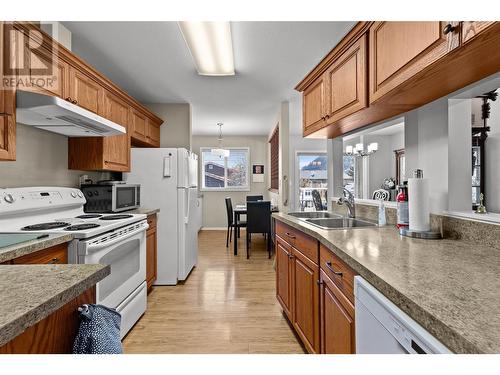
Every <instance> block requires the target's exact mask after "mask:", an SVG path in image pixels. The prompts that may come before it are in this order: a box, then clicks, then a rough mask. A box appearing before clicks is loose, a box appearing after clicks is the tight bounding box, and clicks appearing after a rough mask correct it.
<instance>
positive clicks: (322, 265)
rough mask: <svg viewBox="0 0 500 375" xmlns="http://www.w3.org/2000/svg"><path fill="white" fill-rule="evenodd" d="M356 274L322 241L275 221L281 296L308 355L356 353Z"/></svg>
mask: <svg viewBox="0 0 500 375" xmlns="http://www.w3.org/2000/svg"><path fill="white" fill-rule="evenodd" d="M291 242H293V244H292V243H291ZM313 242H314V243H315V246H316V247H315V248H316V251H315V252H313V248H314V246H313ZM304 249H306V250H304ZM303 250H304V251H303ZM318 261H319V262H318ZM354 274H355V273H354V271H353V270H352V269H351V268H350V267H349V266H348V265H347V264H345V263H344V262H343V261H342V260H340V259H338V257H337V256H336V255H334V254H333V253H332V252H330V250H328V249H327V248H326V247H324V246H323V245H321V246H320V244H319V241H318V240H316V239H314V238H313V237H311V236H309V235H307V234H305V233H302V232H301V231H299V230H297V229H295V228H292V227H290V226H288V225H286V224H283V223H282V222H280V221H276V298H277V300H278V302H279V304H280V305H281V307H282V308H283V313H284V315H285V316H286V317H287V318H288V319H289V321H290V322H291V324H292V327H293V329H294V330H295V332H296V333H297V335H298V337H299V338H300V340H301V341H302V343H303V344H304V347H305V348H306V350H307V351H308V352H309V353H326V354H350V353H355V331H354V304H353V300H354V297H353V295H352V288H350V286H351V280H353V279H354ZM333 277H336V278H337V279H335V280H332V278H333Z"/></svg>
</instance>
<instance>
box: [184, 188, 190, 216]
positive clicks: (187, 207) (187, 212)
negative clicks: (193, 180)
mask: <svg viewBox="0 0 500 375" xmlns="http://www.w3.org/2000/svg"><path fill="white" fill-rule="evenodd" d="M184 190H185V191H186V194H184V197H185V198H186V205H185V207H186V214H185V216H184V224H187V223H189V206H190V202H191V197H190V195H191V189H184Z"/></svg>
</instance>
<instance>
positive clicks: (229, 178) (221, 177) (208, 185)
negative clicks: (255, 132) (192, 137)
mask: <svg viewBox="0 0 500 375" xmlns="http://www.w3.org/2000/svg"><path fill="white" fill-rule="evenodd" d="M226 149H229V157H227V158H222V157H220V156H217V155H213V154H212V149H211V148H209V147H202V148H201V165H202V168H201V181H202V190H250V186H249V174H248V170H249V161H250V150H249V148H248V147H238V148H236V147H235V148H231V147H229V148H227V147H226Z"/></svg>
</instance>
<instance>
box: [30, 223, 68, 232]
mask: <svg viewBox="0 0 500 375" xmlns="http://www.w3.org/2000/svg"><path fill="white" fill-rule="evenodd" d="M69 225H70V224H69V223H65V222H62V221H53V222H51V223H40V224H33V225H28V226H26V227H23V228H21V230H27V231H30V230H48V229H57V228H63V227H67V226H69Z"/></svg>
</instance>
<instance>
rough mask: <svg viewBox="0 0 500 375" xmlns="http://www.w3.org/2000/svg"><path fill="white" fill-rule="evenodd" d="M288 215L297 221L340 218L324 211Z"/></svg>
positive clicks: (290, 213)
mask: <svg viewBox="0 0 500 375" xmlns="http://www.w3.org/2000/svg"><path fill="white" fill-rule="evenodd" d="M288 215H290V216H293V217H296V218H298V219H319V218H341V217H342V216H341V215H337V214H332V213H330V212H326V211H306V212H303V211H302V212H289V213H288Z"/></svg>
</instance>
